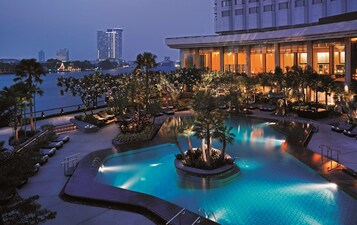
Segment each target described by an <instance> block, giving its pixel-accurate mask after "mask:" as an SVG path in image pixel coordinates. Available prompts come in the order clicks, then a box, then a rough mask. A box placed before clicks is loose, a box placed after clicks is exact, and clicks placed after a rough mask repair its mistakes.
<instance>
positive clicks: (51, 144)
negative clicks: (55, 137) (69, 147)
mask: <svg viewBox="0 0 357 225" xmlns="http://www.w3.org/2000/svg"><path fill="white" fill-rule="evenodd" d="M63 144H64V142H63V141H59V142H57V143H54V142H51V143H49V144H48V145H47V146H44V147H42V148H43V149H52V148H55V149H60V148H62V146H63Z"/></svg>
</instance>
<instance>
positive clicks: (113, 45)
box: [97, 28, 123, 61]
mask: <svg viewBox="0 0 357 225" xmlns="http://www.w3.org/2000/svg"><path fill="white" fill-rule="evenodd" d="M122 36H123V29H121V28H114V29H107V31H97V58H98V61H103V60H106V59H115V60H117V61H120V60H122V59H123V55H122V54H123V53H122V52H123V50H122V49H123V37H122Z"/></svg>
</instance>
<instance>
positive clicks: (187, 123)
mask: <svg viewBox="0 0 357 225" xmlns="http://www.w3.org/2000/svg"><path fill="white" fill-rule="evenodd" d="M194 128H195V126H194V123H193V121H192V120H184V121H183V124H182V127H181V130H182V134H183V135H184V136H185V137H187V142H188V147H189V149H190V151H192V150H193V148H192V144H191V134H192V132H193V130H194Z"/></svg>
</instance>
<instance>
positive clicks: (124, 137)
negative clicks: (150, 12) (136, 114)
mask: <svg viewBox="0 0 357 225" xmlns="http://www.w3.org/2000/svg"><path fill="white" fill-rule="evenodd" d="M154 131H155V125H153V124H147V125H146V126H145V127H144V129H143V130H142V131H140V132H137V133H119V134H118V135H117V137H116V141H118V142H120V143H132V142H139V141H145V140H149V139H150V138H151V137H152V134H153V132H154Z"/></svg>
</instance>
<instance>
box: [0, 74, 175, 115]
mask: <svg viewBox="0 0 357 225" xmlns="http://www.w3.org/2000/svg"><path fill="white" fill-rule="evenodd" d="M174 69H175V68H173V67H158V68H156V70H162V71H171V70H174ZM101 72H102V73H104V74H111V75H117V74H123V73H130V72H132V68H125V69H120V70H104V71H101ZM93 73H94V71H83V72H61V73H50V74H47V76H43V77H42V79H43V82H42V84H41V85H39V87H40V88H41V89H42V90H43V91H44V94H43V96H39V95H36V111H37V112H39V113H41V112H42V111H46V110H49V109H55V108H63V107H68V106H73V107H69V108H65V109H64V111H65V112H66V110H75V109H77V108H78V105H81V104H82V102H81V100H80V98H79V97H78V96H72V94H71V93H65V94H64V95H63V96H61V94H60V87H58V86H57V78H59V77H61V76H64V77H76V78H80V77H83V76H85V75H89V74H93ZM14 77H15V74H6V75H0V89H2V88H3V87H5V86H7V87H9V86H11V85H13V84H14V81H13V79H14ZM103 100H104V99H98V101H103ZM57 111H58V112H57ZM60 111H61V109H58V110H51V111H50V112H49V113H50V114H55V113H59V112H60ZM37 116H40V115H39V114H37Z"/></svg>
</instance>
